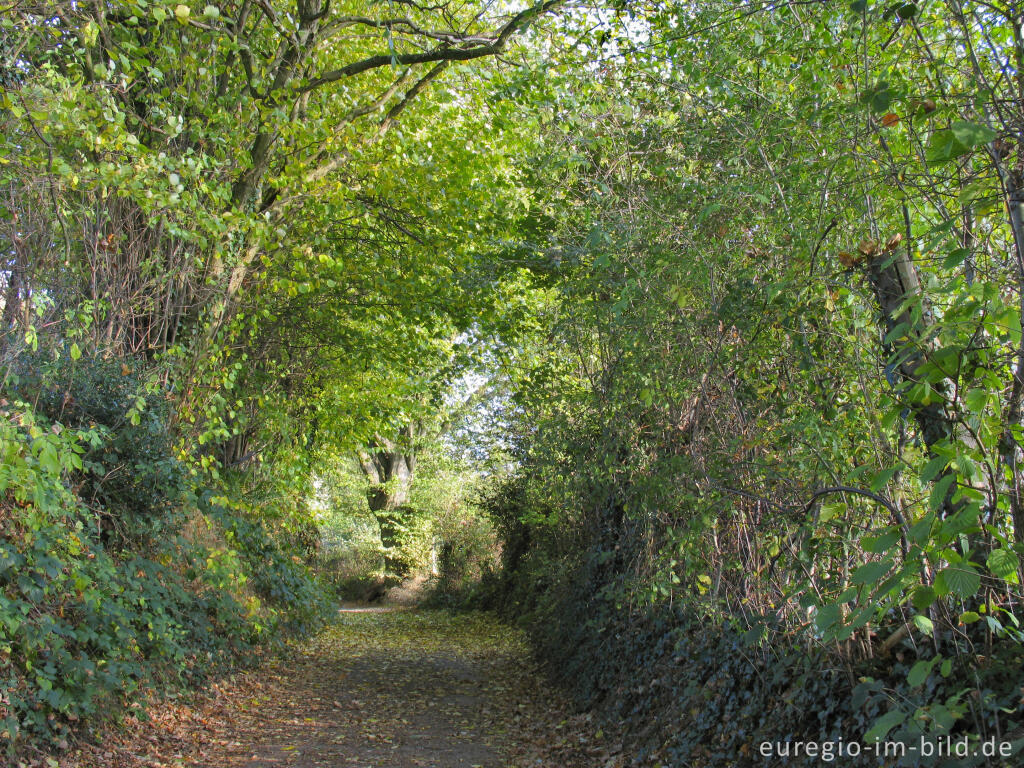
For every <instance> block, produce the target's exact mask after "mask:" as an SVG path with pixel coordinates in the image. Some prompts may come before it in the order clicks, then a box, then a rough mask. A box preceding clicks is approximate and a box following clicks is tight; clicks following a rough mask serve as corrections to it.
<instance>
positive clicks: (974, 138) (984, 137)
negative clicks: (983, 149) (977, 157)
mask: <svg viewBox="0 0 1024 768" xmlns="http://www.w3.org/2000/svg"><path fill="white" fill-rule="evenodd" d="M950 130H951V131H952V132H953V136H955V137H956V140H957V141H958V142H960V144H962V145H963V146H964V147H967V148H968V149H974V147H977V146H980V145H982V144H988V143H989V142H990V141H995V139H996V135H997V134H996V132H995V131H993V130H992V129H991V128H986V127H985V126H984V125H978V124H977V123H967V122H962V121H961V122H956V123H953V125H952V126H951V128H950Z"/></svg>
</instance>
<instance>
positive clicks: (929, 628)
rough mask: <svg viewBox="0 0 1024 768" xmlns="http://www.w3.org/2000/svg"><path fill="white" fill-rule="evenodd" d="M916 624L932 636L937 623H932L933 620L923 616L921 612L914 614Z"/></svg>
mask: <svg viewBox="0 0 1024 768" xmlns="http://www.w3.org/2000/svg"><path fill="white" fill-rule="evenodd" d="M914 626H916V627H917V628H918V629H919V630H921V631H922V632H923V633H924V634H926V635H928V636H929V637H931V635H932V633H933V632H934V631H935V625H934V624H932V620H931V619H929V618H928V617H927V616H922V615H921V614H916V615H915V616H914Z"/></svg>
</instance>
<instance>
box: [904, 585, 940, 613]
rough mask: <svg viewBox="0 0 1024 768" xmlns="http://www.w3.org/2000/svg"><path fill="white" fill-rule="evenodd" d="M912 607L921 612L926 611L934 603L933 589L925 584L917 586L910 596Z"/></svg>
mask: <svg viewBox="0 0 1024 768" xmlns="http://www.w3.org/2000/svg"><path fill="white" fill-rule="evenodd" d="M910 602H911V603H912V604H913V606H914V608H915V609H916V610H918V611H920V612H921V613H924V612H925V611H927V610H928V609H929V608H931V606H932V605H933V604H934V603H935V590H934V589H932V588H931V587H927V586H923V585H922V586H919V587H917V589H915V590H914V594H913V595H912V596H911V598H910Z"/></svg>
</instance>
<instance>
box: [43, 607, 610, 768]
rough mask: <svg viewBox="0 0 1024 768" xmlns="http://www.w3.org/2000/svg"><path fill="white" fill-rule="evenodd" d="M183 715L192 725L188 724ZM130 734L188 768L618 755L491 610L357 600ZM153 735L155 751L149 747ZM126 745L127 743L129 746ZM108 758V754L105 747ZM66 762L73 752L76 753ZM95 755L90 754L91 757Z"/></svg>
mask: <svg viewBox="0 0 1024 768" xmlns="http://www.w3.org/2000/svg"><path fill="white" fill-rule="evenodd" d="M183 719H184V721H185V722H183ZM167 720H168V723H165V724H164V725H161V718H160V717H157V718H155V719H154V721H153V722H152V723H149V724H147V725H142V726H140V727H142V728H144V729H145V728H149V729H150V731H149V733H148V734H146V733H145V732H143V733H142V736H143V737H144V738H141V739H140V734H139V733H136V734H134V738H133V742H134V743H133V745H131V746H129V745H128V744H126V745H125V747H126V748H127V751H128V752H131V753H132V757H133V758H137V759H138V762H135V761H134V759H133V761H130V762H123V761H122V760H119V759H115V758H117V757H118V754H116V753H115V752H108V753H106V754H105V755H104V756H103V757H104V760H103V761H104V763H107V764H111V765H119V766H120V765H125V766H129V765H130V766H133V768H134V766H150V767H154V768H155V767H157V766H160V767H167V768H170V767H171V766H174V767H177V766H181V767H182V768H222V767H223V768H284V767H285V766H287V767H288V768H328V767H329V768H349V767H351V768H414V767H416V766H426V767H428V768H472V767H473V766H479V767H480V768H509V767H510V766H516V767H517V768H525V767H526V766H531V767H533V768H536V767H537V766H550V768H556V767H557V768H583V766H587V767H589V766H597V767H598V768H605V766H609V767H610V766H615V765H616V764H618V763H619V759H618V758H617V756H614V755H613V754H612V753H614V751H615V750H612V749H610V748H609V746H608V745H607V744H605V743H604V742H603V739H602V734H601V733H600V731H596V732H595V730H596V729H594V728H593V727H592V726H591V724H590V723H589V722H588V720H587V718H586V717H585V716H575V717H571V716H569V715H568V714H567V709H566V707H565V705H564V703H563V702H562V701H560V700H559V698H558V697H557V696H556V695H555V694H554V693H553V692H552V691H550V690H549V689H548V688H547V687H546V686H545V685H544V684H543V683H542V682H541V679H540V677H539V676H538V674H537V672H536V670H535V669H534V667H533V665H532V663H531V662H530V661H529V654H528V652H527V648H526V647H525V644H524V642H523V639H522V637H521V636H520V635H519V633H517V632H515V631H514V630H512V629H510V628H509V627H507V626H505V625H503V624H500V623H498V622H497V621H496V620H495V619H494V618H493V617H490V616H486V615H461V616H452V615H450V614H447V613H444V612H435V611H419V610H390V611H381V610H379V609H378V610H366V609H363V610H343V611H342V612H341V613H340V615H339V619H338V622H337V623H336V624H334V625H332V626H331V627H329V628H328V629H327V630H326V631H325V632H323V633H322V634H320V635H319V636H318V637H316V638H315V639H313V640H312V641H310V642H308V643H307V644H305V645H304V646H303V647H302V648H301V649H299V650H297V651H295V652H294V653H293V654H290V655H289V656H288V658H286V659H280V660H277V661H273V662H270V663H268V664H266V665H264V666H263V667H262V668H260V669H257V670H254V671H252V672H249V673H246V674H245V675H242V676H239V677H238V678H236V679H235V680H234V681H232V682H230V683H226V684H224V685H222V686H220V687H218V688H217V689H215V690H213V691H212V692H211V696H210V697H209V698H208V700H207V702H206V704H205V705H204V706H203V707H201V708H199V709H198V710H187V711H186V712H184V713H182V712H178V713H176V714H174V715H173V716H169V717H168V718H167ZM140 744H141V745H142V747H144V748H140ZM117 752H120V750H117ZM96 757H99V755H96ZM62 764H63V763H62ZM81 764H82V765H83V766H84V765H89V764H90V763H89V762H83V763H81Z"/></svg>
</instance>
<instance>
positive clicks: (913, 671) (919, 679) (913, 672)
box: [907, 656, 942, 688]
mask: <svg viewBox="0 0 1024 768" xmlns="http://www.w3.org/2000/svg"><path fill="white" fill-rule="evenodd" d="M941 660H942V657H941V656H936V657H935V658H933V659H928V660H927V661H924V660H922V661H919V662H917V663H916V664H914V666H912V667H911V668H910V673H909V674H908V675H907V684H908V685H909V686H910V687H911V688H917V686H919V685H921V684H922V683H923V682H924V681H925V680H927V679H928V675H930V674H931V673H932V668H933V667H934V666H935V665H936V664H937V663H938V662H939V661H941Z"/></svg>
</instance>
